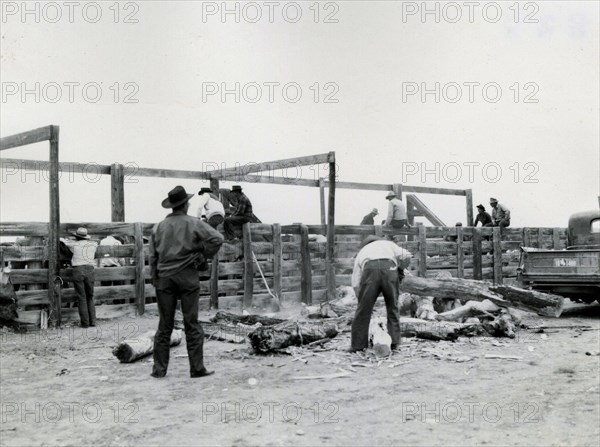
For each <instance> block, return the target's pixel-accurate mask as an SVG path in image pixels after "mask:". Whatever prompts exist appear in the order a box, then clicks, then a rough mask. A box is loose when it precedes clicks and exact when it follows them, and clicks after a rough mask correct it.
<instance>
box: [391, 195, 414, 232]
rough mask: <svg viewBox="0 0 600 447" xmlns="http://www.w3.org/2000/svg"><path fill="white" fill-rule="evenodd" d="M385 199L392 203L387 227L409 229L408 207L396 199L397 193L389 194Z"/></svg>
mask: <svg viewBox="0 0 600 447" xmlns="http://www.w3.org/2000/svg"><path fill="white" fill-rule="evenodd" d="M385 198H386V199H388V200H389V201H390V203H389V205H388V214H387V218H386V219H385V226H386V227H392V228H398V229H399V228H404V227H408V226H409V225H408V223H407V220H406V206H405V205H404V203H403V202H402V200H400V199H399V198H398V197H396V193H395V192H393V191H390V192H388V193H387V196H385Z"/></svg>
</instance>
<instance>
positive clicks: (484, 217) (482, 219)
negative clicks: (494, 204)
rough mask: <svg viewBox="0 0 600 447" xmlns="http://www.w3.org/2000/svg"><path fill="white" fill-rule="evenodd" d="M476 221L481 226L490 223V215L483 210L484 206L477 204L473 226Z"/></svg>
mask: <svg viewBox="0 0 600 447" xmlns="http://www.w3.org/2000/svg"><path fill="white" fill-rule="evenodd" d="M478 223H481V226H482V227H487V226H489V225H488V224H491V223H492V216H490V214H489V213H487V212H486V211H485V206H483V205H481V204H479V205H477V217H476V218H475V226H477V224H478Z"/></svg>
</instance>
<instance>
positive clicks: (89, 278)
mask: <svg viewBox="0 0 600 447" xmlns="http://www.w3.org/2000/svg"><path fill="white" fill-rule="evenodd" d="M71 234H73V236H75V240H71V239H63V238H61V241H62V242H64V244H65V245H66V246H67V247H69V250H71V251H72V252H73V257H72V258H71V265H72V266H73V288H74V289H75V293H77V300H78V305H77V307H78V310H79V321H80V325H81V327H83V328H86V327H89V326H96V306H95V305H94V281H95V275H94V266H95V265H96V259H95V257H96V249H97V248H98V242H96V241H91V240H90V236H89V235H88V231H87V228H84V227H79V228H77V231H75V232H73V233H71Z"/></svg>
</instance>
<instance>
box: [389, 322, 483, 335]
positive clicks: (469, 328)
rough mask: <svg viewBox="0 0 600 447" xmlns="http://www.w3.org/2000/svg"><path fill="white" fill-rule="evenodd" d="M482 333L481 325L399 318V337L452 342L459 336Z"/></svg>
mask: <svg viewBox="0 0 600 447" xmlns="http://www.w3.org/2000/svg"><path fill="white" fill-rule="evenodd" d="M484 332H485V331H484V330H483V327H482V326H481V324H472V323H454V322H449V321H448V322H447V321H429V320H421V319H419V318H400V335H401V336H403V337H417V338H422V339H426V340H436V341H439V340H449V341H453V340H456V339H457V338H458V337H459V336H461V335H463V336H468V337H470V336H474V335H482V334H483V333H484Z"/></svg>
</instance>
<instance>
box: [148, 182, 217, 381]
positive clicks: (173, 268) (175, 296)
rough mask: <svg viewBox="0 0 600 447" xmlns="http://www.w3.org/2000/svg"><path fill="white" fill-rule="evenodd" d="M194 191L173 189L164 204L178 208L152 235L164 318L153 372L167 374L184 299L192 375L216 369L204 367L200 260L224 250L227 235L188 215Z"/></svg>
mask: <svg viewBox="0 0 600 447" xmlns="http://www.w3.org/2000/svg"><path fill="white" fill-rule="evenodd" d="M193 196H194V195H193V194H187V193H186V191H185V189H184V188H183V187H182V186H176V187H175V188H173V189H172V190H171V191H170V192H169V195H168V197H167V198H166V199H165V200H163V202H162V206H163V208H172V209H173V212H172V213H171V214H169V215H168V216H167V217H166V218H165V219H164V220H163V221H162V222H160V223H158V224H156V225H155V226H154V228H153V230H152V237H151V238H150V244H149V245H150V247H149V248H150V272H151V276H152V283H153V284H154V287H155V288H156V299H157V304H158V313H159V317H160V319H159V323H158V330H157V331H156V336H155V337H154V367H153V369H152V374H151V375H152V377H157V378H158V377H164V376H165V375H166V374H167V367H168V366H169V345H170V341H171V333H172V332H173V327H174V324H175V322H174V320H175V307H176V305H177V301H178V300H181V309H182V312H183V324H184V327H185V340H186V344H187V351H188V357H189V362H190V376H191V377H203V376H207V375H210V374H212V373H213V371H207V370H206V368H205V367H204V353H203V347H204V331H203V330H202V326H200V323H199V322H198V296H199V292H200V284H199V282H198V271H197V266H196V264H197V262H198V259H199V258H200V257H201V256H203V257H205V258H210V257H212V256H213V255H215V254H216V253H217V252H218V251H219V248H220V247H221V245H222V244H223V236H222V235H221V233H219V232H218V231H216V230H215V229H214V228H212V227H211V226H210V225H208V224H207V223H206V222H203V221H202V220H200V219H197V218H195V217H192V216H188V214H187V212H188V209H189V207H190V203H189V200H190V199H191V198H192V197H193Z"/></svg>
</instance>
